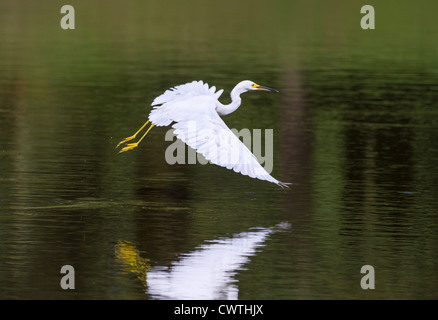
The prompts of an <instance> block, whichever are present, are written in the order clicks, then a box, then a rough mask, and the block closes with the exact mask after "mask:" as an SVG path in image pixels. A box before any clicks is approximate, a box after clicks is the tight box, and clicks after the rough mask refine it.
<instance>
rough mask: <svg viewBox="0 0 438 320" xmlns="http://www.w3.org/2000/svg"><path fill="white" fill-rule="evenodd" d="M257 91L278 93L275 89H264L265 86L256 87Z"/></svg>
mask: <svg viewBox="0 0 438 320" xmlns="http://www.w3.org/2000/svg"><path fill="white" fill-rule="evenodd" d="M257 89H258V90H263V91H271V92H279V91H278V90H277V89H272V88H269V87H265V86H258V87H257Z"/></svg>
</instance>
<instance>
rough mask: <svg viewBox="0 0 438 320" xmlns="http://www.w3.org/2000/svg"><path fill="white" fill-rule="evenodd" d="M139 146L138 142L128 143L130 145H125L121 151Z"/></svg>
mask: <svg viewBox="0 0 438 320" xmlns="http://www.w3.org/2000/svg"><path fill="white" fill-rule="evenodd" d="M128 141H129V140H128ZM137 147H138V142H134V143H128V145H127V146H126V147H124V148H123V149H122V150H120V151H119V153H122V152H125V151H129V150H132V149H134V148H137Z"/></svg>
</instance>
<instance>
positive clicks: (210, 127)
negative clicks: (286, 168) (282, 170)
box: [172, 106, 287, 187]
mask: <svg viewBox="0 0 438 320" xmlns="http://www.w3.org/2000/svg"><path fill="white" fill-rule="evenodd" d="M172 127H173V128H174V129H175V130H174V134H175V135H176V136H177V137H178V138H179V139H180V140H182V141H183V142H184V143H186V144H187V145H188V146H190V147H192V148H193V149H195V150H196V151H197V152H198V153H200V154H202V155H203V156H204V157H205V158H206V159H207V160H209V161H210V162H211V163H214V164H216V165H219V166H221V167H226V168H227V169H230V170H234V171H235V172H239V173H241V174H243V175H248V176H250V177H251V178H257V179H260V180H266V181H269V182H273V183H276V184H277V185H279V186H281V187H287V185H286V184H285V183H282V182H280V181H278V180H276V179H275V178H273V177H272V176H271V175H270V174H269V173H268V172H267V171H266V170H265V169H264V168H263V167H262V166H261V165H260V163H259V162H258V160H257V158H256V157H255V156H254V155H253V154H252V153H251V151H250V150H249V149H248V148H247V147H246V146H245V144H243V143H242V142H241V141H240V139H239V138H238V137H237V136H236V135H235V134H234V133H233V132H232V131H231V130H230V129H229V128H228V126H227V125H226V124H225V122H224V121H223V120H222V119H221V118H220V116H219V115H218V114H217V112H216V111H215V109H214V107H206V106H204V107H203V108H202V109H200V110H199V112H198V114H196V115H193V114H192V117H191V119H188V118H187V119H184V120H182V119H181V120H180V121H177V122H175V123H174V124H173V126H172Z"/></svg>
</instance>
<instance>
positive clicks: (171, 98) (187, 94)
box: [151, 81, 224, 106]
mask: <svg viewBox="0 0 438 320" xmlns="http://www.w3.org/2000/svg"><path fill="white" fill-rule="evenodd" d="M222 92H224V90H222V89H221V90H218V91H217V92H216V87H215V86H212V87H211V88H209V86H208V84H207V83H204V82H202V81H192V82H189V83H185V84H182V85H179V86H176V87H173V88H171V89H168V90H166V91H165V92H164V93H163V94H162V95H160V96H158V97H156V98H155V99H154V101H153V102H152V104H151V105H152V106H157V105H160V104H164V103H169V102H176V101H180V100H185V99H189V98H193V97H196V96H205V95H207V96H212V97H214V98H215V99H219V97H220V96H221V94H222Z"/></svg>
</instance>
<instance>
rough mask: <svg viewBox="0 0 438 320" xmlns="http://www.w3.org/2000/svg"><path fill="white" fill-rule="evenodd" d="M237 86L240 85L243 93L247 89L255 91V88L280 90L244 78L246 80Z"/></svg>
mask: <svg viewBox="0 0 438 320" xmlns="http://www.w3.org/2000/svg"><path fill="white" fill-rule="evenodd" d="M236 87H240V88H241V90H242V91H241V92H242V93H243V92H246V91H254V90H258V91H271V92H278V90H276V89H272V88H269V87H265V86H261V85H259V84H257V83H254V82H252V81H250V80H244V81H242V82H240V83H239V84H238V85H237V86H236Z"/></svg>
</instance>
